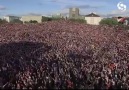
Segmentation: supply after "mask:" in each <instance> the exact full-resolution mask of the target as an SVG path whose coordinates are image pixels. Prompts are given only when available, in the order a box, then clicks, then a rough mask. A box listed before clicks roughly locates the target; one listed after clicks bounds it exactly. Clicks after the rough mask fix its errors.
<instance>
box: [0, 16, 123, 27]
mask: <svg viewBox="0 0 129 90" xmlns="http://www.w3.org/2000/svg"><path fill="white" fill-rule="evenodd" d="M62 19H64V18H54V17H44V16H43V17H42V22H46V21H54V20H62ZM65 19H67V20H70V21H73V22H79V23H87V22H86V20H84V19H68V18H65ZM4 23H7V21H5V20H2V19H0V24H4ZM10 23H23V22H22V21H20V20H19V19H14V20H13V21H11V22H10ZM25 23H38V22H37V21H36V20H30V21H29V22H25ZM103 24H106V25H121V24H120V23H118V21H117V20H116V19H112V18H106V19H102V20H101V21H100V25H103Z"/></svg>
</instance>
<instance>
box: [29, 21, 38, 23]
mask: <svg viewBox="0 0 129 90" xmlns="http://www.w3.org/2000/svg"><path fill="white" fill-rule="evenodd" d="M29 23H38V22H37V21H36V20H30V21H29Z"/></svg>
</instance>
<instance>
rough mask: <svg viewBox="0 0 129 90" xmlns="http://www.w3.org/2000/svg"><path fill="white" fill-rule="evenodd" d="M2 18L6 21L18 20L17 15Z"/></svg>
mask: <svg viewBox="0 0 129 90" xmlns="http://www.w3.org/2000/svg"><path fill="white" fill-rule="evenodd" d="M3 19H4V20H6V21H7V22H11V21H13V20H15V19H19V20H20V17H17V16H4V17H3Z"/></svg>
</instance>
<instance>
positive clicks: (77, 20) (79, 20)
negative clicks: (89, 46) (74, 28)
mask: <svg viewBox="0 0 129 90" xmlns="http://www.w3.org/2000/svg"><path fill="white" fill-rule="evenodd" d="M69 20H70V21H73V22H79V23H87V22H86V20H84V19H69Z"/></svg>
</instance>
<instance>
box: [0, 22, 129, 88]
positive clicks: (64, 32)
mask: <svg viewBox="0 0 129 90" xmlns="http://www.w3.org/2000/svg"><path fill="white" fill-rule="evenodd" d="M0 89H129V33H128V31H127V30H124V29H123V28H122V27H120V26H108V25H87V24H80V23H74V22H71V21H67V20H60V21H50V22H44V23H41V24H3V25H1V26H0Z"/></svg>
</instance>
